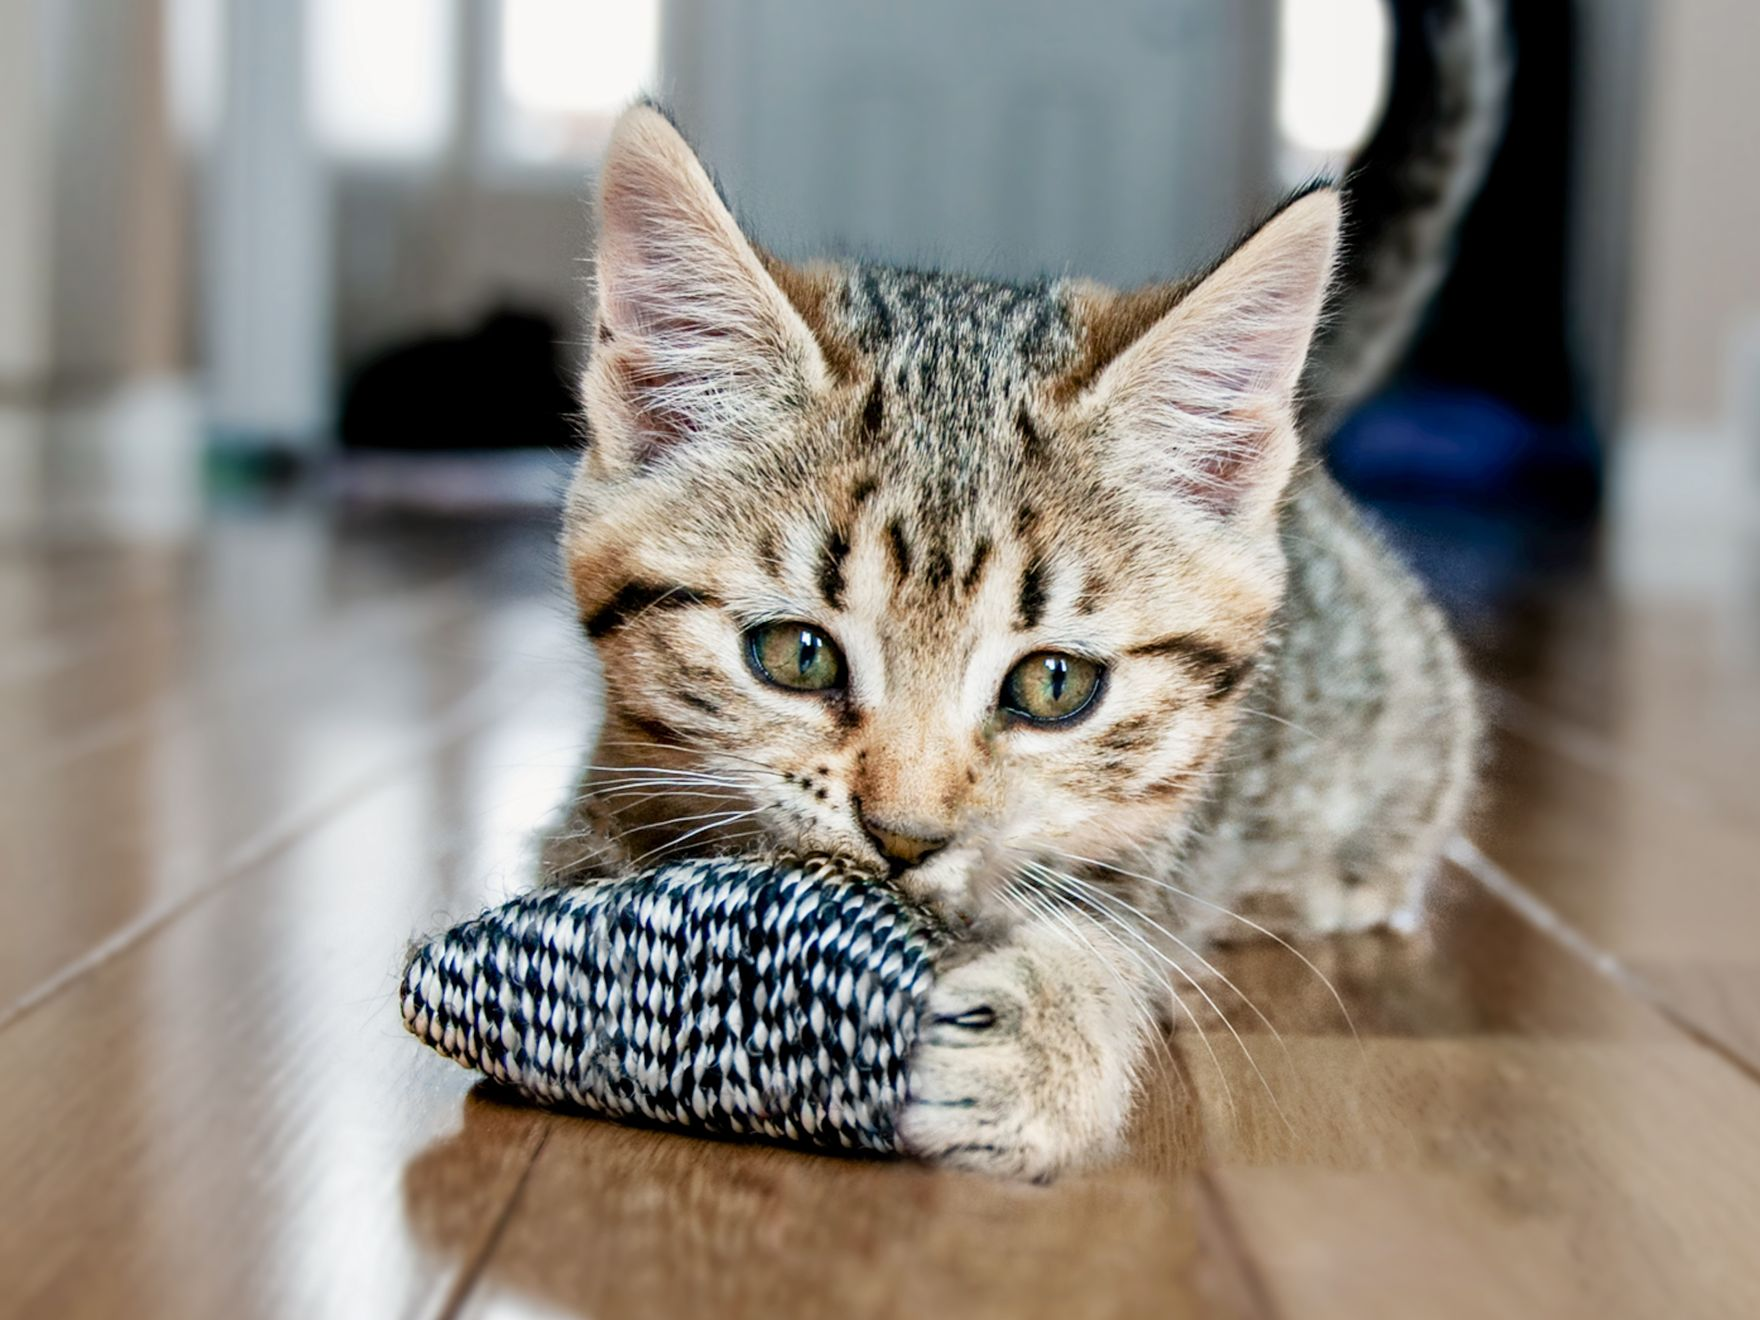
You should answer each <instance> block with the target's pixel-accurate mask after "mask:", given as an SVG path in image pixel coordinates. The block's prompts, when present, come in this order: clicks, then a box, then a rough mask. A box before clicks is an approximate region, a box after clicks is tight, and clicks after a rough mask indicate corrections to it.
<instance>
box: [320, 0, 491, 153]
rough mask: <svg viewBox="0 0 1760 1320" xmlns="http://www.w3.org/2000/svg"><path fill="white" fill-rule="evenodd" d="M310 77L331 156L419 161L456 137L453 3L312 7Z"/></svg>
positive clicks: (334, 0) (341, 0)
mask: <svg viewBox="0 0 1760 1320" xmlns="http://www.w3.org/2000/svg"><path fill="white" fill-rule="evenodd" d="M311 5H312V7H311V10H310V15H311V28H310V30H309V31H310V40H311V44H310V48H309V54H310V58H309V62H308V67H307V72H308V74H309V77H310V96H311V105H312V108H313V113H314V114H315V115H316V118H317V127H318V135H319V138H320V140H321V141H322V142H323V144H324V145H325V146H326V147H327V148H328V149H329V150H330V151H331V152H333V153H334V154H336V155H339V156H346V157H356V158H364V159H369V160H382V159H400V158H401V159H419V158H423V157H428V156H433V155H436V154H438V153H439V152H441V151H442V150H444V148H445V146H446V143H447V139H448V138H449V137H450V136H451V134H452V126H453V107H454V96H453V86H454V82H455V77H456V70H455V62H454V42H455V41H456V38H457V33H456V23H457V10H458V6H457V5H456V3H454V0H311Z"/></svg>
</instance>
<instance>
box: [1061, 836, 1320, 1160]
mask: <svg viewBox="0 0 1760 1320" xmlns="http://www.w3.org/2000/svg"><path fill="white" fill-rule="evenodd" d="M1036 865H1037V864H1035V866H1036ZM1038 869H1039V870H1041V871H1042V872H1043V874H1044V876H1045V878H1047V879H1049V880H1051V881H1052V882H1053V883H1056V882H1057V881H1058V880H1060V879H1061V880H1064V881H1068V882H1070V883H1071V884H1073V885H1075V886H1077V887H1078V888H1077V892H1087V893H1090V894H1092V895H1093V896H1094V897H1095V898H1098V899H1102V900H1105V901H1108V902H1114V903H1117V904H1118V905H1119V906H1120V907H1122V908H1124V909H1125V910H1126V911H1127V912H1130V913H1132V914H1133V915H1135V916H1136V917H1137V918H1138V919H1139V920H1141V921H1143V922H1145V923H1146V924H1147V925H1149V926H1150V927H1151V928H1152V929H1154V930H1155V931H1157V932H1159V933H1160V934H1162V935H1164V936H1166V937H1167V938H1168V939H1170V940H1172V941H1173V942H1174V943H1175V944H1177V945H1179V946H1180V948H1182V949H1184V950H1185V951H1186V952H1187V953H1192V956H1193V957H1198V955H1197V954H1196V953H1193V950H1192V947H1191V945H1189V944H1187V943H1186V942H1185V941H1184V940H1182V939H1180V938H1179V936H1177V935H1175V934H1174V933H1173V932H1172V931H1170V930H1168V929H1167V928H1166V927H1165V926H1163V925H1161V924H1160V923H1159V922H1157V921H1155V920H1154V919H1153V918H1152V917H1149V916H1148V915H1147V914H1145V913H1144V912H1143V911H1142V910H1141V909H1140V908H1137V907H1136V906H1134V905H1133V904H1131V903H1128V902H1126V901H1125V900H1124V899H1122V898H1120V897H1119V896H1118V895H1116V894H1109V893H1107V892H1106V891H1105V890H1104V889H1101V888H1100V887H1099V886H1098V885H1095V884H1091V883H1089V882H1088V881H1085V880H1082V879H1080V878H1078V877H1076V876H1073V875H1070V874H1068V873H1067V872H1063V871H1051V870H1049V869H1048V868H1043V867H1039V868H1038ZM1118 924H1119V927H1120V929H1122V930H1127V931H1130V933H1131V934H1132V935H1133V936H1134V937H1135V938H1136V939H1138V940H1139V941H1141V942H1142V944H1143V947H1144V948H1145V949H1147V950H1149V951H1150V952H1151V953H1153V954H1154V955H1155V956H1156V957H1158V958H1160V959H1162V960H1163V961H1164V962H1166V963H1167V965H1168V966H1169V967H1171V968H1173V970H1174V971H1176V972H1177V973H1179V975H1180V976H1181V977H1183V978H1184V979H1185V980H1186V982H1187V983H1188V984H1190V986H1191V987H1192V989H1194V990H1196V991H1197V992H1198V994H1199V995H1200V996H1201V997H1202V998H1203V1000H1204V1002H1205V1003H1206V1004H1207V1005H1209V1007H1210V1011H1211V1012H1212V1013H1214V1014H1216V1016H1217V1017H1218V1018H1219V1019H1221V1021H1222V1025H1223V1026H1224V1027H1226V1028H1227V1029H1228V1034H1229V1035H1230V1036H1232V1037H1234V1043H1235V1045H1236V1046H1237V1047H1238V1048H1239V1049H1240V1052H1241V1055H1242V1057H1244V1058H1245V1059H1246V1061H1247V1066H1248V1067H1250V1068H1251V1069H1252V1070H1253V1075H1254V1076H1255V1077H1257V1078H1258V1079H1259V1085H1260V1086H1261V1087H1263V1088H1264V1090H1265V1094H1266V1096H1267V1097H1268V1098H1269V1099H1270V1101H1271V1106H1272V1108H1273V1109H1275V1110H1276V1111H1277V1116H1278V1117H1279V1118H1280V1119H1282V1120H1283V1124H1284V1126H1285V1127H1287V1128H1288V1129H1289V1131H1290V1135H1292V1136H1294V1135H1295V1134H1296V1131H1295V1126H1294V1125H1293V1124H1292V1123H1291V1122H1290V1121H1289V1116H1288V1115H1287V1114H1285V1113H1284V1111H1283V1104H1282V1102H1280V1101H1279V1100H1278V1098H1277V1092H1276V1091H1275V1090H1274V1089H1273V1088H1272V1086H1271V1083H1270V1081H1269V1080H1268V1079H1267V1078H1266V1076H1265V1073H1264V1071H1263V1070H1262V1069H1261V1068H1260V1067H1259V1061H1258V1060H1257V1059H1256V1058H1254V1057H1253V1051H1252V1050H1251V1049H1249V1048H1248V1047H1247V1042H1246V1040H1245V1039H1244V1038H1243V1037H1242V1036H1241V1033H1240V1032H1239V1031H1238V1030H1236V1028H1235V1025H1234V1023H1233V1022H1231V1021H1229V1018H1228V1014H1227V1013H1225V1012H1223V1011H1222V1006H1221V1005H1219V1004H1218V1003H1217V1002H1216V1000H1215V998H1214V997H1213V996H1212V995H1211V994H1210V992H1209V991H1208V990H1206V989H1205V988H1204V987H1203V985H1202V983H1200V982H1199V981H1198V979H1197V978H1196V977H1194V976H1193V975H1192V974H1191V973H1190V972H1189V971H1187V970H1186V969H1185V967H1183V966H1182V965H1181V964H1180V963H1179V962H1178V961H1177V960H1176V959H1174V958H1172V957H1169V956H1168V955H1167V954H1166V953H1164V952H1162V951H1161V950H1160V949H1157V948H1156V947H1155V946H1154V944H1153V942H1152V941H1150V940H1149V938H1148V937H1147V936H1145V935H1144V934H1143V933H1142V932H1141V931H1137V930H1134V929H1133V928H1132V927H1131V926H1130V925H1129V924H1128V923H1126V922H1124V921H1122V920H1121V921H1120V922H1119V923H1118ZM1198 960H1199V961H1200V962H1203V961H1204V960H1203V959H1202V958H1199V959H1198ZM1212 970H1214V969H1212ZM1223 979H1224V980H1225V981H1226V979H1227V978H1223ZM1236 993H1237V994H1238V993H1239V992H1238V991H1236ZM1249 1006H1251V1005H1249ZM1254 1011H1255V1012H1257V1011H1258V1010H1257V1009H1255V1010H1254ZM1260 1017H1261V1019H1263V1018H1264V1014H1262V1013H1261V1014H1260ZM1266 1025H1267V1026H1270V1023H1269V1022H1267V1023H1266ZM1272 1030H1273V1032H1275V1031H1276V1028H1272ZM1282 1039H1283V1038H1282V1037H1281V1036H1279V1037H1278V1042H1279V1044H1281V1043H1282ZM1285 1052H1286V1053H1287V1047H1286V1048H1285ZM1211 1053H1212V1055H1214V1053H1215V1052H1214V1051H1212V1052H1211Z"/></svg>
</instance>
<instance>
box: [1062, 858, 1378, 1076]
mask: <svg viewBox="0 0 1760 1320" xmlns="http://www.w3.org/2000/svg"><path fill="white" fill-rule="evenodd" d="M1040 846H1041V847H1043V848H1044V850H1045V851H1046V852H1051V853H1055V854H1056V855H1057V856H1059V857H1063V858H1066V859H1068V860H1069V861H1072V862H1080V863H1082V864H1083V865H1085V866H1098V867H1100V868H1101V869H1102V870H1106V871H1113V872H1115V873H1117V874H1118V875H1122V876H1128V877H1130V878H1131V879H1132V880H1141V881H1143V882H1144V883H1145V884H1151V885H1158V886H1160V887H1161V888H1162V889H1165V890H1167V891H1168V892H1169V893H1170V894H1175V895H1178V896H1179V897H1180V898H1184V899H1189V900H1190V901H1191V902H1193V903H1197V904H1199V905H1200V906H1202V907H1206V908H1209V909H1210V910H1211V911H1212V912H1219V913H1221V914H1222V915H1223V916H1225V917H1228V918H1231V919H1232V920H1234V921H1238V922H1240V923H1241V924H1242V925H1243V926H1246V927H1248V928H1249V929H1251V930H1255V931H1257V932H1258V933H1259V934H1261V935H1263V936H1265V938H1266V939H1269V940H1272V941H1273V942H1275V943H1277V944H1279V945H1281V946H1282V947H1283V948H1284V949H1285V950H1286V951H1287V952H1289V953H1290V954H1292V955H1293V956H1294V957H1295V958H1296V959H1297V960H1298V961H1300V962H1301V964H1302V965H1303V966H1304V967H1306V968H1307V969H1308V970H1309V971H1310V972H1312V973H1313V974H1314V976H1315V978H1316V979H1317V980H1319V982H1320V984H1321V985H1323V986H1325V987H1326V990H1327V993H1328V994H1330V995H1331V996H1332V1002H1333V1003H1335V1004H1337V1005H1338V1011H1339V1014H1340V1016H1342V1017H1343V1018H1344V1023H1345V1026H1347V1027H1349V1028H1350V1033H1351V1036H1352V1037H1353V1038H1354V1039H1355V1040H1356V1042H1357V1046H1358V1048H1359V1049H1362V1048H1365V1047H1364V1046H1363V1038H1362V1035H1361V1034H1360V1033H1359V1032H1358V1031H1357V1023H1356V1019H1354V1018H1353V1017H1351V1011H1350V1009H1349V1008H1347V1007H1346V1006H1345V1002H1344V996H1343V995H1341V994H1340V993H1339V992H1338V987H1337V986H1335V985H1334V984H1333V983H1332V981H1331V979H1330V978H1329V977H1328V976H1327V975H1326V973H1325V972H1322V971H1321V970H1320V969H1319V968H1318V967H1316V966H1315V965H1314V962H1313V960H1312V959H1311V958H1309V957H1308V956H1307V955H1306V954H1305V953H1303V952H1302V951H1301V950H1300V949H1298V948H1296V946H1295V945H1293V944H1291V943H1290V942H1289V941H1288V940H1286V939H1284V938H1283V936H1281V935H1279V934H1278V933H1277V932H1276V931H1273V930H1268V929H1266V928H1265V927H1264V926H1261V925H1260V924H1259V923H1258V922H1256V921H1254V920H1253V919H1252V918H1251V917H1244V916H1242V915H1241V914H1240V913H1238V912H1235V911H1233V910H1231V909H1229V908H1226V907H1223V906H1222V905H1221V904H1220V903H1212V902H1211V901H1210V900H1209V899H1207V898H1203V897H1201V896H1199V895H1197V894H1194V893H1192V892H1191V891H1190V890H1189V889H1182V888H1180V887H1179V886H1178V885H1176V884H1173V883H1171V882H1169V881H1167V880H1163V879H1161V878H1159V877H1156V876H1152V875H1143V874H1141V873H1139V872H1136V871H1128V870H1126V869H1125V868H1124V867H1122V866H1114V865H1112V864H1111V863H1110V862H1101V861H1096V860H1095V859H1094V858H1092V857H1082V856H1080V855H1079V854H1076V853H1072V852H1065V851H1064V850H1063V849H1061V848H1053V847H1051V846H1050V845H1048V844H1045V845H1040Z"/></svg>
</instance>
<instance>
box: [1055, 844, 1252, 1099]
mask: <svg viewBox="0 0 1760 1320" xmlns="http://www.w3.org/2000/svg"><path fill="white" fill-rule="evenodd" d="M1028 866H1029V867H1030V868H1031V869H1032V870H1033V871H1034V872H1035V873H1036V874H1037V875H1038V878H1039V879H1041V880H1045V881H1050V882H1051V883H1052V884H1054V885H1056V887H1057V888H1058V889H1060V890H1062V889H1063V886H1061V885H1057V884H1056V881H1057V876H1058V875H1059V874H1060V873H1059V872H1053V871H1050V870H1047V869H1046V868H1044V867H1040V866H1039V865H1038V864H1037V863H1032V862H1029V863H1028ZM1064 892H1065V897H1066V898H1067V897H1070V896H1071V895H1070V894H1069V891H1064ZM1077 897H1078V899H1079V895H1077ZM1095 915H1096V916H1097V917H1099V918H1100V919H1101V927H1102V929H1104V928H1105V924H1106V922H1107V921H1110V922H1111V923H1112V925H1114V926H1116V927H1117V928H1118V929H1119V930H1122V931H1123V932H1124V933H1125V934H1127V935H1129V936H1131V937H1132V938H1133V939H1135V940H1136V941H1137V942H1138V943H1139V944H1141V945H1142V946H1143V947H1144V948H1146V949H1148V950H1149V951H1150V952H1152V953H1155V954H1156V955H1157V956H1158V957H1160V958H1161V960H1162V961H1163V962H1164V963H1166V964H1167V965H1168V966H1169V967H1171V968H1172V969H1173V970H1174V971H1176V972H1178V973H1179V974H1180V976H1182V977H1183V978H1185V980H1186V982H1187V983H1188V984H1189V985H1190V986H1191V987H1192V989H1194V990H1196V991H1197V992H1198V993H1199V994H1200V995H1202V996H1203V998H1204V1000H1205V1002H1206V1003H1208V1004H1209V1005H1210V1009H1211V1011H1212V1012H1214V1013H1215V1014H1216V1016H1217V1017H1218V1018H1219V1019H1221V1021H1222V1023H1223V1025H1224V1026H1228V1025H1229V1023H1228V1017H1227V1015H1226V1014H1224V1013H1223V1012H1222V1010H1221V1009H1219V1008H1217V1006H1216V1001H1215V1000H1213V999H1211V998H1210V995H1209V992H1208V991H1206V990H1205V989H1204V987H1203V986H1201V985H1199V984H1198V982H1197V981H1196V980H1194V979H1193V978H1192V975H1191V973H1189V972H1187V971H1186V970H1185V968H1183V967H1181V966H1180V965H1179V964H1178V963H1176V962H1174V961H1173V960H1172V959H1170V958H1168V957H1167V956H1166V955H1164V954H1162V953H1161V952H1160V951H1159V950H1158V949H1155V948H1154V946H1153V945H1150V944H1149V942H1148V941H1147V940H1146V939H1145V938H1144V937H1143V936H1142V935H1141V934H1140V933H1139V932H1137V931H1134V930H1132V929H1131V928H1130V927H1129V926H1127V925H1125V924H1124V922H1123V921H1121V920H1119V918H1118V917H1117V916H1116V914H1110V913H1108V912H1106V911H1105V910H1104V909H1101V910H1100V911H1098V912H1096V913H1095ZM1109 933H1110V932H1109ZM1119 947H1120V949H1121V950H1123V949H1124V948H1125V946H1123V945H1120V946H1119ZM1134 956H1135V957H1137V959H1138V961H1139V963H1140V962H1141V955H1140V954H1138V955H1134ZM1167 984H1168V992H1169V995H1170V996H1171V997H1172V999H1173V1002H1174V1003H1175V1004H1177V1005H1178V1006H1179V1007H1180V1009H1181V1010H1183V1011H1184V1013H1185V1015H1186V1017H1187V1018H1188V1019H1189V1020H1190V1022H1191V1024H1192V1027H1193V1028H1194V1029H1195V1030H1196V1031H1197V1033H1198V1039H1199V1041H1200V1042H1202V1044H1203V1046H1204V1049H1205V1051H1206V1052H1207V1053H1208V1054H1209V1055H1210V1062H1211V1064H1212V1065H1214V1067H1215V1068H1216V1076H1217V1077H1218V1079H1220V1080H1221V1082H1222V1090H1223V1095H1224V1097H1225V1098H1226V1099H1227V1101H1228V1110H1229V1114H1230V1116H1231V1117H1232V1116H1234V1115H1235V1114H1236V1113H1237V1112H1238V1111H1237V1109H1236V1107H1235V1099H1234V1087H1233V1086H1232V1085H1231V1084H1230V1082H1229V1080H1228V1070H1227V1069H1226V1068H1224V1067H1223V1066H1222V1059H1221V1056H1219V1055H1218V1054H1217V1053H1216V1047H1215V1045H1213V1044H1212V1043H1211V1041H1210V1033H1209V1032H1207V1031H1205V1030H1204V1024H1203V1023H1201V1022H1199V1021H1198V1016H1197V1014H1196V1013H1194V1012H1193V1011H1192V1007H1191V1005H1190V1004H1188V1003H1186V1002H1185V1000H1184V999H1182V998H1181V997H1180V995H1179V994H1178V993H1177V992H1176V991H1174V989H1173V987H1172V984H1171V983H1167ZM1230 1030H1233V1028H1232V1027H1230ZM1237 1040H1238V1036H1237ZM1243 1048H1244V1046H1243Z"/></svg>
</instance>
